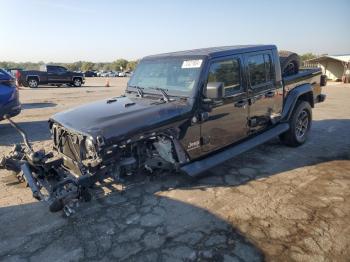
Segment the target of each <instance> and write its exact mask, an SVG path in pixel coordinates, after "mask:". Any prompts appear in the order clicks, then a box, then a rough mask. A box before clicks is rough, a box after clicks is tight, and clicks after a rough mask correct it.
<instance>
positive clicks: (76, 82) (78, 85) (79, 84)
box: [73, 78, 82, 87]
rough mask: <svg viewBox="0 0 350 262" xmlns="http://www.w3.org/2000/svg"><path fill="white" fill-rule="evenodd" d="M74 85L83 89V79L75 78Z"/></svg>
mask: <svg viewBox="0 0 350 262" xmlns="http://www.w3.org/2000/svg"><path fill="white" fill-rule="evenodd" d="M73 85H74V86H75V87H81V85H82V82H81V79H80V78H74V80H73Z"/></svg>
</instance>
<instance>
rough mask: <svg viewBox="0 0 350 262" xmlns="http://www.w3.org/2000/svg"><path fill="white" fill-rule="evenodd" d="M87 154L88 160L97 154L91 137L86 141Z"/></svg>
mask: <svg viewBox="0 0 350 262" xmlns="http://www.w3.org/2000/svg"><path fill="white" fill-rule="evenodd" d="M85 152H86V157H87V158H88V157H93V156H94V155H95V153H96V148H95V144H94V141H93V140H92V139H91V138H90V137H87V138H86V139H85Z"/></svg>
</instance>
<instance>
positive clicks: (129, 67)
mask: <svg viewBox="0 0 350 262" xmlns="http://www.w3.org/2000/svg"><path fill="white" fill-rule="evenodd" d="M138 63H139V61H138V60H137V61H129V62H128V64H127V65H126V70H127V71H134V70H135V68H136V66H137V64H138Z"/></svg>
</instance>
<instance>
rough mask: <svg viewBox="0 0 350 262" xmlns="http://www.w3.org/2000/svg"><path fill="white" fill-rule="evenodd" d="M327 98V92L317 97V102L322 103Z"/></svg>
mask: <svg viewBox="0 0 350 262" xmlns="http://www.w3.org/2000/svg"><path fill="white" fill-rule="evenodd" d="M325 100H326V95H325V94H320V95H318V96H317V97H316V100H315V103H322V102H324V101H325Z"/></svg>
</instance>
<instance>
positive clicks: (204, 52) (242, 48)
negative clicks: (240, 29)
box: [145, 45, 276, 59]
mask: <svg viewBox="0 0 350 262" xmlns="http://www.w3.org/2000/svg"><path fill="white" fill-rule="evenodd" d="M275 48H276V46H274V45H234V46H220V47H209V48H201V49H193V50H185V51H179V52H171V53H164V54H158V55H151V56H147V57H145V59H148V58H161V57H181V56H211V57H216V56H222V55H229V54H234V53H242V52H252V51H259V50H266V49H275Z"/></svg>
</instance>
